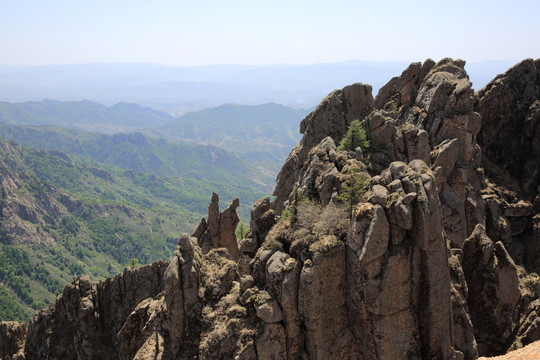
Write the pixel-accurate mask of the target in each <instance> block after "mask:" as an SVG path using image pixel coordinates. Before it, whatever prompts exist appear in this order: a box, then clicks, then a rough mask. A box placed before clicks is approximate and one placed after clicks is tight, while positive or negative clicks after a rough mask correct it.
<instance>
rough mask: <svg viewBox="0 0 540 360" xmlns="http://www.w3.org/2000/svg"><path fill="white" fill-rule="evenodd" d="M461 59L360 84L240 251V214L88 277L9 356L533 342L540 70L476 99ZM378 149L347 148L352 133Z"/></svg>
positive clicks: (311, 351) (516, 73)
mask: <svg viewBox="0 0 540 360" xmlns="http://www.w3.org/2000/svg"><path fill="white" fill-rule="evenodd" d="M464 66H465V62H464V61H462V60H452V59H443V60H441V61H439V62H438V63H436V62H434V61H432V60H430V59H428V60H426V61H425V62H424V63H413V64H411V65H410V66H409V67H408V68H407V69H406V70H405V71H404V72H403V73H402V74H401V76H399V77H396V78H393V79H392V80H390V82H389V83H388V84H386V85H385V86H383V87H382V88H381V89H380V91H379V92H378V94H377V96H375V97H373V96H372V88H371V86H369V85H364V84H360V83H356V84H353V85H350V86H347V87H345V88H343V89H342V90H336V91H334V92H332V93H330V94H329V95H328V96H327V97H326V98H325V99H324V100H323V101H322V102H321V103H320V104H319V106H317V108H316V109H315V110H314V111H313V112H312V113H310V114H309V115H308V116H307V117H306V118H305V119H304V120H303V121H302V123H301V126H300V132H301V133H302V134H303V137H302V139H301V140H300V142H299V143H298V144H297V145H296V147H295V148H294V149H293V150H292V151H291V153H290V155H289V157H288V158H287V160H286V162H285V164H284V166H283V167H282V169H281V172H280V173H279V175H278V178H277V185H276V188H275V190H274V196H275V198H274V200H273V201H270V199H269V198H268V197H266V198H263V199H260V200H259V201H257V202H256V203H255V204H254V206H253V208H252V210H251V221H250V229H249V232H247V234H246V235H245V236H243V238H242V239H236V236H235V234H234V228H235V227H236V224H237V223H238V221H237V219H238V216H237V215H236V213H235V212H236V207H237V206H238V204H237V202H236V201H233V203H232V204H231V205H230V206H229V207H227V208H226V209H225V210H223V211H222V212H220V211H219V202H218V201H219V199H218V196H217V195H215V196H213V197H212V202H211V204H210V206H209V208H208V219H204V218H203V219H201V221H200V223H199V225H198V226H197V228H196V229H195V231H194V232H193V233H192V234H191V236H190V235H187V234H184V235H182V236H181V237H180V239H179V240H178V246H177V249H176V251H175V253H174V254H173V256H172V258H171V260H170V262H168V263H165V262H158V263H154V264H152V265H147V266H144V267H140V268H137V269H126V270H125V271H124V273H122V274H119V275H117V276H116V277H115V278H112V279H107V280H105V281H102V282H97V283H96V282H92V281H91V280H90V279H89V277H87V276H78V277H76V278H75V279H74V281H73V282H72V283H71V284H69V285H67V286H66V288H65V289H64V292H63V293H62V294H61V295H60V296H58V298H57V300H56V303H55V304H51V305H49V306H48V307H47V308H45V309H43V310H42V311H40V312H39V313H38V314H37V315H36V316H35V317H34V318H33V319H32V320H31V321H30V323H29V324H28V326H26V325H25V324H17V323H2V328H1V329H2V331H1V333H0V334H1V336H2V341H1V343H2V344H6V345H4V346H3V347H1V348H0V355H1V356H3V357H4V358H17V359H21V358H25V357H26V358H27V359H38V358H50V359H76V358H83V359H118V358H121V359H148V358H153V359H187V358H200V359H366V360H367V359H476V358H478V356H484V355H487V356H492V355H498V354H503V353H506V352H507V351H509V350H512V349H516V348H520V347H522V346H523V345H526V344H528V343H530V342H533V341H536V340H539V339H540V332H539V331H538V323H539V322H540V320H539V318H538V316H539V315H538V314H540V286H539V284H540V277H538V275H537V272H539V271H540V269H539V266H540V264H539V262H538V260H537V259H538V258H539V256H538V252H539V250H540V248H539V247H538V244H540V242H539V241H538V240H540V189H539V188H538V186H539V184H540V183H539V175H538V174H539V171H538V169H539V165H540V156H539V155H540V153H539V152H538V144H540V130H539V129H540V127H539V126H538V122H539V119H540V107H539V106H538V103H539V101H540V90H539V89H540V76H539V75H538V74H539V73H540V60H536V61H533V60H530V59H527V60H524V61H523V62H521V63H520V64H518V65H516V66H515V67H513V68H511V69H510V70H508V71H507V72H506V73H505V74H503V75H499V76H498V77H496V78H495V79H494V80H493V81H492V82H490V83H489V84H488V85H487V86H486V87H485V88H483V89H482V90H480V91H479V92H477V93H475V92H474V91H473V89H472V87H471V82H470V81H469V77H468V75H467V73H466V71H465V70H464ZM357 119H358V120H359V121H360V124H361V125H362V128H363V129H364V131H365V132H366V134H367V138H368V139H369V141H370V143H369V147H367V148H366V147H364V148H357V149H355V150H354V151H346V150H341V151H339V150H338V146H336V144H339V142H340V141H341V140H342V139H343V138H344V137H345V136H346V134H347V129H348V127H349V126H350V124H351V123H352V122H353V121H354V120H357Z"/></svg>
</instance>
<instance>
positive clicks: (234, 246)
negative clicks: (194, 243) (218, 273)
mask: <svg viewBox="0 0 540 360" xmlns="http://www.w3.org/2000/svg"><path fill="white" fill-rule="evenodd" d="M239 205H240V202H239V200H238V199H234V200H233V202H232V203H231V204H230V205H229V206H228V207H227V208H226V209H225V210H223V212H222V213H220V212H219V196H218V194H216V193H213V195H212V201H211V202H210V205H209V206H208V221H206V220H205V219H204V218H203V219H202V220H201V221H200V222H199V224H198V225H197V228H196V229H195V231H194V232H193V236H194V237H196V238H197V239H198V242H199V246H200V247H201V249H202V250H203V253H205V254H206V253H207V252H208V251H210V249H213V248H218V247H225V248H227V250H229V254H231V256H232V257H233V259H234V260H236V261H238V259H239V257H240V253H239V250H238V239H237V238H236V234H235V233H234V231H235V230H236V225H238V223H239V222H240V217H239V216H238V213H237V212H236V208H238V206H239Z"/></svg>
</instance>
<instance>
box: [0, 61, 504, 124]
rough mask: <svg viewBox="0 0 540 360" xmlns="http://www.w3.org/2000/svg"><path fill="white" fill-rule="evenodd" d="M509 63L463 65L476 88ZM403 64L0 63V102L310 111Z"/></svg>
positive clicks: (375, 82) (381, 79) (380, 81)
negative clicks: (340, 92) (357, 83)
mask: <svg viewBox="0 0 540 360" xmlns="http://www.w3.org/2000/svg"><path fill="white" fill-rule="evenodd" d="M513 63H514V62H513V61H483V62H477V63H474V62H472V63H469V64H467V67H468V68H469V69H470V70H469V75H470V76H471V79H472V81H473V84H474V87H475V88H477V89H479V88H481V87H482V86H483V85H485V84H486V83H487V81H489V80H490V79H492V78H493V77H494V76H495V75H496V74H498V73H501V72H503V71H504V70H505V69H507V68H508V67H509V66H511V65H512V64H513ZM406 65H407V64H406V63H404V62H368V61H360V60H352V61H346V62H340V63H325V64H310V65H287V64H281V65H265V66H263V65H259V66H248V65H212V66H194V67H178V66H167V65H159V64H81V65H48V66H39V67H9V66H0V100H3V101H12V102H23V101H28V100H33V101H41V100H43V99H46V98H48V99H51V98H52V99H57V100H61V101H73V100H75V101H80V100H83V99H88V100H91V101H96V102H99V103H103V104H107V105H112V104H115V103H117V102H120V101H127V102H136V103H139V104H143V105H146V106H151V107H153V108H155V109H159V110H165V111H166V112H170V113H174V114H177V115H180V114H182V113H185V112H187V111H194V110H200V109H203V108H207V107H212V106H218V105H222V104H225V103H237V104H244V105H254V104H262V103H268V102H275V103H279V104H284V105H287V106H293V107H298V108H310V107H312V106H314V105H315V104H317V103H318V101H319V99H321V98H323V97H324V96H326V94H328V93H329V92H330V91H332V90H334V89H339V88H342V87H343V86H345V85H347V84H349V83H351V81H352V82H355V81H361V82H364V83H368V84H371V85H372V86H373V88H374V92H375V93H376V92H377V91H378V89H379V88H380V87H382V86H383V85H384V84H385V82H386V81H387V79H389V78H391V77H393V76H397V75H399V74H400V73H401V71H402V69H403V68H404V67H405V66H406Z"/></svg>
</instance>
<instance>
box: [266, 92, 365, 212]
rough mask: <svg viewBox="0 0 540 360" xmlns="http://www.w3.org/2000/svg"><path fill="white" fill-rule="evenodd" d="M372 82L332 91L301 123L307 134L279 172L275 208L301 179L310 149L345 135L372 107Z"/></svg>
mask: <svg viewBox="0 0 540 360" xmlns="http://www.w3.org/2000/svg"><path fill="white" fill-rule="evenodd" d="M372 103H373V97H372V95H371V86H370V85H363V84H359V83H358V84H353V85H350V86H347V87H345V88H343V89H342V90H336V91H334V92H332V93H330V94H329V95H328V96H327V97H326V98H325V99H324V100H323V101H322V102H321V103H320V104H319V105H318V106H317V108H316V109H315V111H313V112H312V113H311V114H309V115H308V116H307V117H306V118H305V119H304V120H302V122H301V124H300V133H301V134H304V136H303V137H302V140H300V143H299V144H298V145H296V147H295V148H294V149H293V150H292V151H291V153H290V155H289V157H288V158H287V160H286V161H285V164H284V165H283V168H282V169H281V171H280V173H279V174H278V176H277V180H276V181H277V184H276V187H275V190H274V196H275V197H276V200H275V202H274V203H275V204H276V212H277V213H278V214H280V213H281V211H282V210H283V209H284V202H285V201H287V199H289V196H290V195H291V193H292V192H293V190H294V187H295V184H296V183H297V182H299V181H301V180H302V175H303V173H304V172H303V171H302V170H301V169H302V167H303V166H304V163H305V161H306V158H307V157H308V154H309V152H310V151H311V149H312V148H313V147H314V146H315V145H317V144H319V143H320V142H321V140H322V139H324V138H325V137H327V136H329V137H330V138H331V139H332V140H333V141H334V142H338V141H339V140H341V138H343V136H344V135H345V132H346V131H347V127H348V126H349V125H350V123H351V122H352V121H353V120H356V119H362V118H364V117H365V116H366V115H367V114H368V113H369V111H370V110H371V108H372Z"/></svg>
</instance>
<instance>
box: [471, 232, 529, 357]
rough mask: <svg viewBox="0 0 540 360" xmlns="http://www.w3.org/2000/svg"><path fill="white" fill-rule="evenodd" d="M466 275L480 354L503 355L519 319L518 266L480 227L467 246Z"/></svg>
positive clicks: (499, 244) (503, 248)
mask: <svg viewBox="0 0 540 360" xmlns="http://www.w3.org/2000/svg"><path fill="white" fill-rule="evenodd" d="M463 272H464V274H465V279H466V281H467V286H468V291H469V294H470V295H471V296H469V297H468V300H467V304H468V306H469V311H470V315H471V319H472V322H473V324H474V328H475V333H476V341H477V343H478V348H479V351H480V353H481V354H484V355H497V354H501V353H503V352H504V351H505V350H506V349H507V348H508V347H510V345H511V342H512V341H513V334H514V332H515V330H516V329H515V326H516V324H517V320H518V318H519V306H518V305H519V302H520V292H519V281H518V274H517V268H516V265H515V264H514V261H513V260H512V258H511V257H510V255H508V252H507V251H506V249H505V247H504V245H503V243H501V242H497V243H494V242H493V241H492V240H491V239H490V238H489V237H488V236H487V234H486V231H485V229H484V227H483V226H482V225H477V226H476V228H475V229H474V231H473V233H472V234H471V236H470V237H469V238H467V240H465V243H464V244H463Z"/></svg>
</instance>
